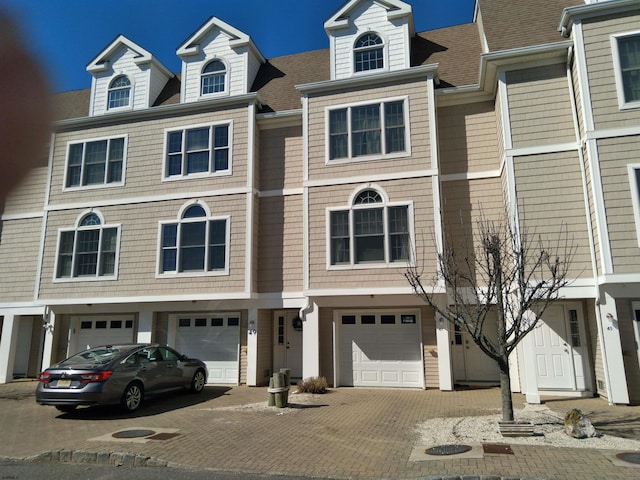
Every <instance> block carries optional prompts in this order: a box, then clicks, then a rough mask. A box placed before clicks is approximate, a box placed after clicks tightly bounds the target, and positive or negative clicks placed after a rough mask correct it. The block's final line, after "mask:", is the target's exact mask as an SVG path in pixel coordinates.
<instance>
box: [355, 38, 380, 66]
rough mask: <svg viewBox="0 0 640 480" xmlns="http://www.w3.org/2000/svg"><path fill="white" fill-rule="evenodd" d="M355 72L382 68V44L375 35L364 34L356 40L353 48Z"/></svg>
mask: <svg viewBox="0 0 640 480" xmlns="http://www.w3.org/2000/svg"><path fill="white" fill-rule="evenodd" d="M354 68H355V71H356V72H367V71H369V70H378V69H381V68H384V43H383V41H382V38H380V37H379V36H378V35H376V34H375V33H366V34H364V35H362V36H361V37H360V38H358V40H356V43H355V47H354Z"/></svg>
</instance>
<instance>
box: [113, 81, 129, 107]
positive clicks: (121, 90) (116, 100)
mask: <svg viewBox="0 0 640 480" xmlns="http://www.w3.org/2000/svg"><path fill="white" fill-rule="evenodd" d="M130 98H131V82H130V81H129V79H128V78H127V76H126V75H120V76H119V77H116V78H115V79H114V80H113V82H111V85H109V110H111V109H113V108H121V107H128V106H129V101H130Z"/></svg>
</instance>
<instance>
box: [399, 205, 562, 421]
mask: <svg viewBox="0 0 640 480" xmlns="http://www.w3.org/2000/svg"><path fill="white" fill-rule="evenodd" d="M574 254H575V246H573V245H572V243H571V242H570V241H569V236H568V232H567V229H566V227H565V226H562V227H561V228H560V231H559V232H558V234H557V237H556V238H555V240H554V241H543V238H542V237H541V236H539V235H538V236H536V235H535V234H533V235H528V234H527V233H526V232H523V231H521V230H520V231H518V230H517V227H516V226H515V222H511V221H510V217H509V215H508V214H505V215H504V217H503V218H500V219H498V220H495V221H494V220H490V219H488V218H486V217H485V216H484V214H482V213H481V214H480V217H479V219H478V221H477V228H476V229H475V234H473V235H470V236H467V237H465V238H463V239H462V241H460V242H458V243H457V245H454V244H453V242H452V241H448V242H446V243H445V246H444V247H443V249H442V252H441V253H438V273H437V274H436V276H435V277H434V278H433V283H432V285H431V287H430V288H425V286H424V284H423V281H422V273H421V269H420V267H419V266H417V265H416V266H410V267H408V268H407V270H406V272H405V277H406V278H407V280H408V281H409V284H410V285H411V286H412V287H413V289H414V291H415V293H416V294H418V295H419V296H420V297H421V298H422V299H423V300H424V301H425V302H426V303H427V304H429V305H430V306H431V307H433V308H434V309H435V311H436V312H437V313H438V314H440V315H441V316H442V317H444V318H446V319H447V320H448V321H449V322H450V323H452V324H454V325H458V326H459V327H460V328H461V329H462V330H464V331H466V332H467V333H468V334H469V335H470V336H471V338H472V339H473V341H474V342H475V344H476V345H477V346H478V347H479V348H480V350H482V352H484V354H485V355H487V356H488V357H490V358H491V359H493V360H494V361H495V362H497V364H498V367H499V368H500V387H501V394H502V420H503V421H513V419H514V416H513V400H512V396H511V378H510V375H509V356H510V355H511V353H512V352H513V351H514V349H515V348H516V346H517V345H518V344H519V343H520V342H521V341H522V339H523V338H524V337H525V336H526V335H527V334H528V333H529V332H531V331H532V330H533V329H534V328H535V327H536V324H537V322H538V320H539V319H540V318H541V317H542V315H543V314H544V312H545V310H546V309H547V308H548V307H549V306H550V305H551V304H552V303H553V302H555V301H556V300H558V299H559V298H560V297H559V294H560V289H562V288H563V287H565V286H566V285H568V283H569V280H568V278H567V274H568V270H569V266H570V264H571V261H572V259H573V256H574ZM438 285H440V286H441V287H442V286H444V287H445V288H446V293H447V295H448V301H447V302H444V303H441V302H438V299H437V298H436V294H435V293H434V287H436V286H438ZM447 304H448V305H447ZM492 311H495V312H496V313H497V338H496V336H494V335H492V334H489V332H492V331H493V332H495V329H494V328H490V327H491V326H489V325H488V322H491V321H494V320H493V318H495V317H493V316H489V313H490V312H492Z"/></svg>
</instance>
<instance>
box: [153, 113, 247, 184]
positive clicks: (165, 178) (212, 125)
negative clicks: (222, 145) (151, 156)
mask: <svg viewBox="0 0 640 480" xmlns="http://www.w3.org/2000/svg"><path fill="white" fill-rule="evenodd" d="M233 123H234V122H233V120H225V121H219V122H207V123H197V124H192V125H183V126H180V127H168V128H165V129H164V135H163V138H164V145H163V147H162V177H161V181H162V182H175V181H180V180H192V179H196V178H210V177H228V176H231V175H233V127H234V124H233ZM224 126H226V127H228V130H227V143H228V147H227V148H228V165H227V168H226V169H225V170H213V168H214V165H215V158H214V156H215V155H214V154H215V147H214V141H215V138H214V132H215V129H216V128H217V127H224ZM201 128H208V129H209V148H208V151H209V169H208V171H206V172H197V173H187V172H186V170H187V131H188V130H196V129H201ZM176 132H182V147H181V149H182V150H181V154H182V164H181V166H180V175H169V174H168V166H169V162H168V161H169V157H168V155H169V152H168V143H169V142H168V139H169V134H170V133H176ZM251 143H252V142H251V141H250V142H249V144H251Z"/></svg>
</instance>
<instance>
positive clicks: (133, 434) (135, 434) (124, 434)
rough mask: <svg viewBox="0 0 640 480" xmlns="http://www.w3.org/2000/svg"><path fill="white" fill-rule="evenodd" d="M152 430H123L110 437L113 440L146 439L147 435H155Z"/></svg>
mask: <svg viewBox="0 0 640 480" xmlns="http://www.w3.org/2000/svg"><path fill="white" fill-rule="evenodd" d="M155 433H156V432H154V431H153V430H123V431H121V432H116V433H114V434H113V435H111V436H112V437H113V438H140V437H148V436H149V435H155Z"/></svg>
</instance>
